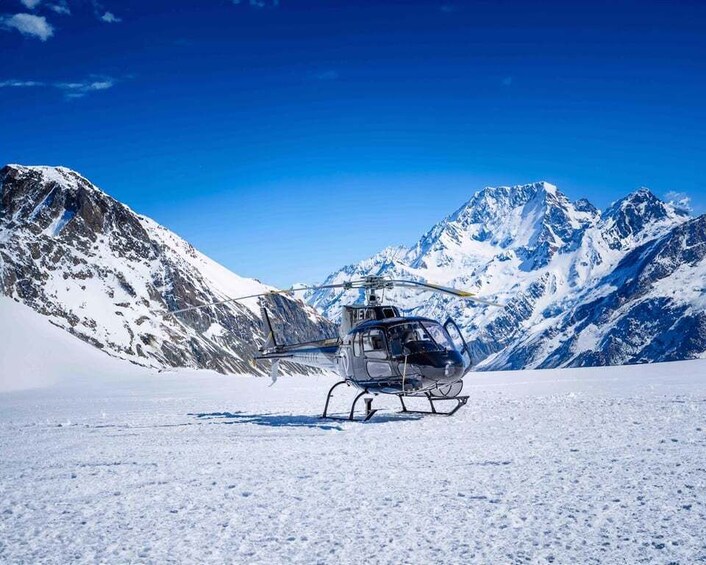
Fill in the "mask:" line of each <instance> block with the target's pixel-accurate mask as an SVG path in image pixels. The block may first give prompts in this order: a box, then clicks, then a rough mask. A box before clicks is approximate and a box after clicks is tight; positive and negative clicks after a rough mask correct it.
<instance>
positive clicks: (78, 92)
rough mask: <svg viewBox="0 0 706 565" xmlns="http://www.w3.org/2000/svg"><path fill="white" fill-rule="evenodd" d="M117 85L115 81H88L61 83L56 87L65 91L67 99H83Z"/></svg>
mask: <svg viewBox="0 0 706 565" xmlns="http://www.w3.org/2000/svg"><path fill="white" fill-rule="evenodd" d="M114 84H115V81H114V80H113V79H101V80H88V81H80V82H59V83H56V84H55V85H54V86H56V87H57V88H60V89H61V90H63V91H64V95H65V96H66V97H67V98H83V97H84V96H86V94H88V93H89V92H96V91H99V90H108V89H109V88H112V86H113V85H114Z"/></svg>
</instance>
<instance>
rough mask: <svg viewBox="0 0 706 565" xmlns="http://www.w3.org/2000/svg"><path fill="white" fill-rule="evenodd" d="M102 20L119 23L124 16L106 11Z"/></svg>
mask: <svg viewBox="0 0 706 565" xmlns="http://www.w3.org/2000/svg"><path fill="white" fill-rule="evenodd" d="M100 19H101V21H102V22H107V23H109V24H117V23H120V22H122V21H123V19H122V18H119V17H117V16H116V15H115V14H113V12H106V13H105V14H103V15H102V16H101V17H100Z"/></svg>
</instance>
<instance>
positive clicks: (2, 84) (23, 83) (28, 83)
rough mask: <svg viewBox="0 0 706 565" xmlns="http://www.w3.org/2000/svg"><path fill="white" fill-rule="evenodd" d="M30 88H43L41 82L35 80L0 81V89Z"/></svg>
mask: <svg viewBox="0 0 706 565" xmlns="http://www.w3.org/2000/svg"><path fill="white" fill-rule="evenodd" d="M32 86H44V83H43V82H37V81H36V80H3V81H0V88H28V87H32Z"/></svg>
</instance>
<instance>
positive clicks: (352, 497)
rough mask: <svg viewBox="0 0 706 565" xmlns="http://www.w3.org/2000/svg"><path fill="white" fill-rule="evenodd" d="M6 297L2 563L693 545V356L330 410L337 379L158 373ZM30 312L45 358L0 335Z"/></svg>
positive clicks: (0, 449)
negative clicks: (441, 402) (81, 363)
mask: <svg viewBox="0 0 706 565" xmlns="http://www.w3.org/2000/svg"><path fill="white" fill-rule="evenodd" d="M4 307H5V310H3V314H4V315H3V316H2V317H1V318H0V336H1V337H2V339H0V344H1V345H0V354H1V355H2V359H3V364H2V365H1V366H2V367H3V369H4V370H7V369H8V368H10V367H12V370H13V373H14V378H15V380H16V381H18V383H19V384H18V383H15V386H9V385H8V384H7V383H9V382H10V381H12V380H13V379H12V378H11V377H8V375H7V374H4V375H3V381H4V382H5V386H4V388H3V390H4V392H0V562H3V563H39V562H41V563H60V564H64V563H69V562H72V563H73V562H76V563H93V562H105V563H128V562H140V563H164V562H179V563H204V562H205V563H223V562H233V563H353V562H357V563H361V562H371V563H431V562H443V563H524V562H532V563H535V562H539V563H544V562H554V563H599V562H600V563H626V562H627V563H640V562H656V563H670V562H677V563H685V564H686V563H695V562H699V561H706V537H704V531H705V525H706V360H696V361H687V362H679V363H666V364H661V365H643V366H632V367H621V368H600V369H571V370H545V371H527V372H506V373H479V374H473V375H470V376H469V377H467V378H466V388H465V392H466V393H468V394H470V396H471V398H470V401H469V404H468V406H466V407H465V408H463V409H462V410H461V411H459V412H458V413H457V414H456V416H454V417H452V418H444V417H424V418H417V417H412V416H403V415H399V414H396V413H395V411H396V410H397V409H398V406H397V405H396V400H395V399H394V398H391V397H377V398H376V399H375V402H374V405H375V406H377V407H378V408H382V409H384V410H383V411H381V412H379V413H378V414H376V415H375V417H374V418H373V419H372V420H371V421H370V422H368V423H348V422H345V423H344V422H335V421H322V420H319V419H318V415H319V413H320V411H321V409H322V405H323V400H324V396H325V393H326V390H327V388H328V387H329V386H330V385H331V384H332V383H333V382H335V378H333V377H325V376H318V377H316V376H314V377H311V376H309V377H288V378H287V377H283V378H281V379H280V380H279V381H278V383H277V384H276V385H275V386H273V387H269V384H270V383H269V381H268V380H267V379H264V378H255V377H243V376H223V375H219V374H216V373H209V372H204V371H198V372H197V371H191V372H188V371H184V372H171V373H156V372H153V371H149V370H147V369H143V368H136V367H133V366H131V365H130V364H127V363H125V362H118V361H115V360H114V359H112V358H110V357H108V356H106V355H102V354H99V353H97V352H95V351H94V350H91V348H90V347H88V346H86V344H84V343H82V342H80V341H79V340H78V339H75V338H72V337H71V336H68V335H66V334H64V333H63V332H60V331H58V332H57V333H56V335H54V336H53V337H52V334H53V332H52V330H53V329H54V328H52V327H51V326H49V325H48V324H47V327H45V328H42V327H41V324H39V321H40V320H35V319H34V318H32V316H31V315H27V316H24V315H23V314H21V313H18V312H19V311H17V310H16V309H14V310H13V312H14V313H15V316H14V326H13V328H12V329H10V328H9V327H8V326H9V324H8V323H6V321H7V320H8V319H9V318H8V316H7V315H6V314H7V312H8V311H9V309H13V308H14V307H13V306H9V307H8V306H7V304H5V305H4ZM25 318H26V319H25ZM23 320H24V321H23ZM41 321H43V319H42V320H41ZM28 330H31V331H32V332H34V335H35V336H37V339H41V340H43V341H42V343H44V344H45V348H46V350H47V356H46V359H47V360H48V361H47V362H46V363H45V364H44V365H43V366H39V368H37V366H30V365H27V364H24V363H22V359H23V358H25V356H26V353H25V352H24V350H23V348H22V346H21V341H22V340H20V339H19V338H18V339H15V341H14V342H12V343H13V346H12V347H11V348H10V347H7V346H6V345H5V344H7V343H10V342H9V341H7V340H9V338H10V337H11V332H14V333H16V334H17V336H21V335H23V334H22V332H25V331H28ZM45 330H46V331H45ZM43 332H44V333H43ZM60 335H61V337H62V338H63V340H62V341H56V339H58V336H60ZM53 340H54V341H53ZM71 340H73V341H71ZM84 348H87V351H91V352H92V353H96V354H98V355H102V358H103V361H104V362H105V365H106V370H105V371H102V370H101V367H100V362H99V360H100V357H98V358H96V357H91V358H90V359H89V360H88V361H87V366H89V367H90V368H91V370H90V371H87V370H83V371H81V370H78V369H77V368H76V365H73V366H71V365H69V364H67V361H66V358H67V357H68V358H69V359H72V358H73V357H72V356H73V355H79V353H80V351H83V349H84ZM58 350H61V351H63V352H64V353H63V355H60V354H59V352H58ZM37 354H38V353H37V351H36V350H35V353H34V355H37ZM52 356H53V357H52ZM52 359H53V361H51V360H52ZM50 361H51V362H50ZM61 363H63V364H64V365H63V367H62V366H58V364H61ZM114 363H120V364H121V365H120V366H122V367H124V368H125V371H124V373H122V374H120V373H119V372H117V371H116V368H115V364H114ZM24 367H29V368H24ZM42 372H47V373H51V375H50V378H49V379H46V380H42V379H39V378H35V377H37V375H38V374H41V373H42ZM26 375H29V376H30V377H32V375H34V376H33V377H32V379H31V383H32V385H31V386H32V387H33V388H27V387H24V388H25V390H18V389H19V388H23V387H22V385H21V382H22V381H23V380H24V379H25V376H26ZM353 394H354V391H353V389H347V390H344V391H343V392H342V393H341V394H339V395H337V396H336V397H334V408H335V409H336V410H340V411H343V410H344V409H345V408H346V407H347V406H348V402H349V400H350V399H351V398H352V396H353Z"/></svg>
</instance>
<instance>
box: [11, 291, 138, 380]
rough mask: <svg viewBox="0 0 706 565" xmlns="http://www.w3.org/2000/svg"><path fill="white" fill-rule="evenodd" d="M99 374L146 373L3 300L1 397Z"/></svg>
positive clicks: (29, 311)
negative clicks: (60, 381)
mask: <svg viewBox="0 0 706 565" xmlns="http://www.w3.org/2000/svg"><path fill="white" fill-rule="evenodd" d="M97 374H99V375H104V376H106V375H117V376H119V377H123V376H124V375H130V374H143V375H144V374H146V373H145V370H139V369H138V368H137V367H133V366H132V365H130V364H129V363H125V362H122V361H118V360H117V359H113V358H111V357H108V356H107V355H106V354H105V353H102V352H101V351H99V350H98V349H96V348H95V347H93V346H91V345H89V344H88V343H85V342H84V341H81V340H80V339H79V338H77V337H74V336H72V335H71V334H69V333H67V332H66V331H64V330H63V329H61V328H58V327H56V326H54V325H52V324H51V323H49V321H48V320H47V319H46V318H45V317H43V316H41V315H39V314H37V313H36V312H34V310H32V309H31V308H28V307H27V306H24V305H22V304H19V303H17V302H15V301H14V300H12V299H10V298H8V297H6V296H0V393H2V392H8V391H17V390H25V389H32V388H39V387H46V386H49V385H52V384H55V383H57V382H58V381H59V380H60V379H65V378H68V377H70V378H71V379H73V378H78V377H88V378H92V377H94V376H95V375H97Z"/></svg>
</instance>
